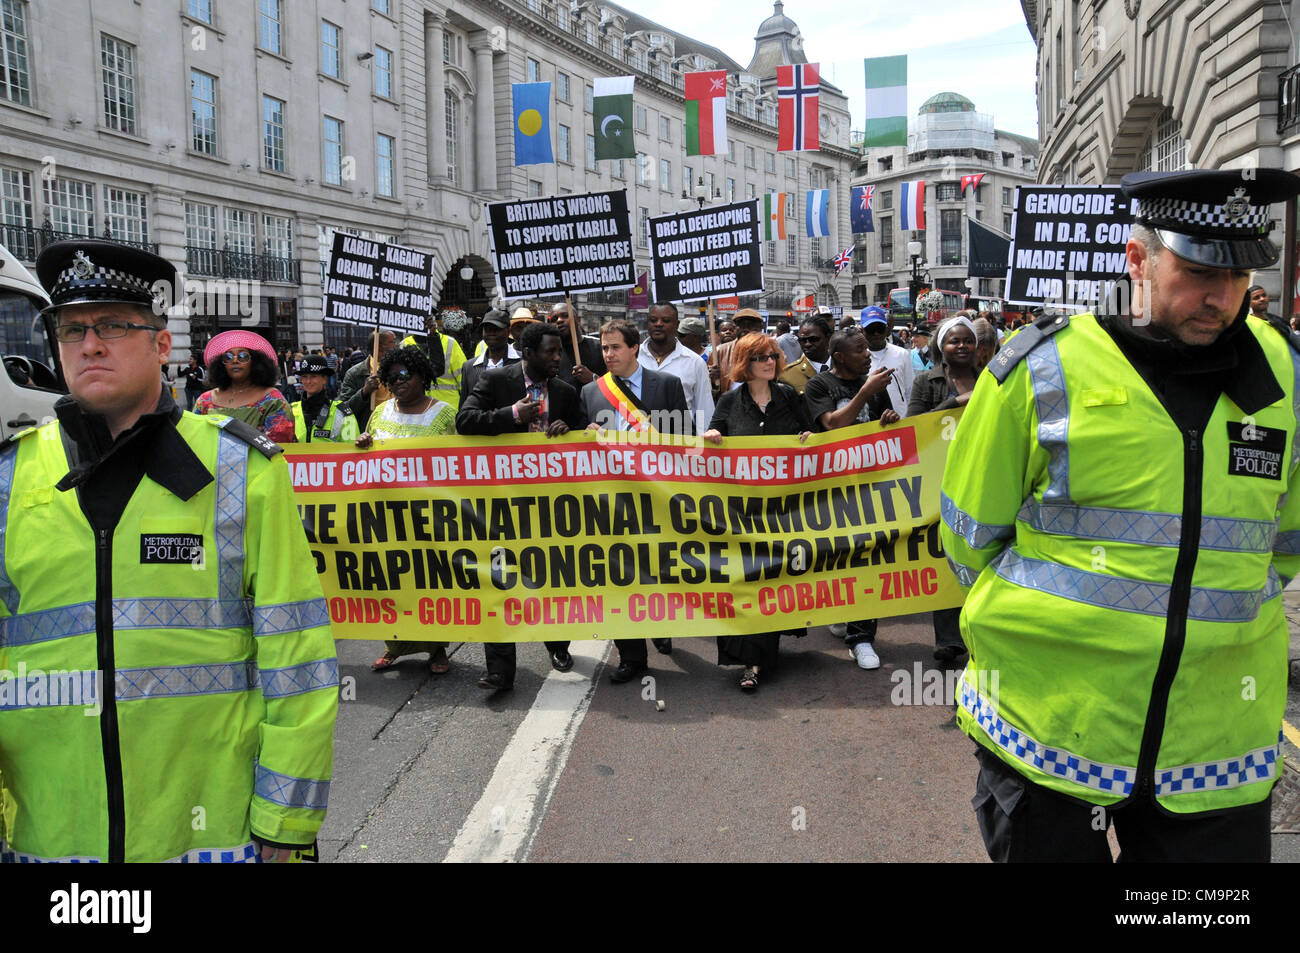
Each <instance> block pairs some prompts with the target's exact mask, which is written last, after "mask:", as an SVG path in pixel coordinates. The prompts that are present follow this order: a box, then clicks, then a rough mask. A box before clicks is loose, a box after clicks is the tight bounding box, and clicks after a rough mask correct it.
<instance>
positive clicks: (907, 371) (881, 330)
mask: <svg viewBox="0 0 1300 953" xmlns="http://www.w3.org/2000/svg"><path fill="white" fill-rule="evenodd" d="M862 333H863V334H864V335H865V336H866V338H867V350H868V351H870V353H871V366H872V367H874V368H876V369H877V370H879V369H880V368H882V367H888V368H890V369H892V370H893V372H894V376H893V377H891V378H890V380H889V387H887V388H886V389H885V394H886V395H887V396H888V397H889V406H890V407H892V408H893V409H894V413H896V414H898V416H900V417H902V416H903V415H904V414H905V413H907V397H908V395H909V394H911V393H912V378H913V377H914V376H915V373H916V372H915V371H914V370H913V369H912V355H911V354H909V353H908V352H907V349H906V348H902V347H899V346H898V345H897V344H894V343H893V342H891V341H890V340H889V318H888V316H886V314H885V309H884V308H877V307H876V306H875V305H872V306H871V307H867V308H863V309H862Z"/></svg>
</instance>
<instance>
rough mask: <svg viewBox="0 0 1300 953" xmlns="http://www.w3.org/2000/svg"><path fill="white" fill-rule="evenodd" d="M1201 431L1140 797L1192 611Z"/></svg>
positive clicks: (1141, 763) (1189, 449)
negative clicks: (1188, 613)
mask: <svg viewBox="0 0 1300 953" xmlns="http://www.w3.org/2000/svg"><path fill="white" fill-rule="evenodd" d="M1204 465H1205V461H1204V452H1203V449H1202V447H1201V435H1200V431H1197V430H1189V431H1187V432H1186V433H1184V434H1183V528H1182V534H1181V535H1180V536H1179V538H1178V561H1177V562H1176V563H1175V564H1174V579H1173V584H1172V585H1171V586H1170V587H1169V608H1168V619H1167V621H1166V623H1165V640H1164V646H1163V647H1162V648H1161V650H1160V663H1159V664H1158V665H1157V666H1156V677H1155V681H1154V682H1153V683H1152V685H1151V700H1150V702H1149V703H1148V705H1147V720H1146V724H1145V725H1144V726H1143V728H1142V748H1141V752H1140V754H1139V755H1138V768H1137V792H1138V795H1139V796H1141V797H1148V796H1150V795H1151V794H1153V793H1154V790H1155V788H1154V785H1155V770H1156V756H1157V755H1158V754H1159V753H1160V740H1161V737H1162V736H1163V735H1164V730H1165V715H1166V714H1167V712H1168V708H1169V690H1170V688H1172V687H1173V684H1174V676H1175V675H1176V674H1178V663H1179V662H1180V661H1182V656H1183V646H1184V644H1186V642H1187V610H1188V605H1189V604H1190V602H1191V598H1192V572H1193V570H1194V569H1195V568H1196V556H1197V553H1198V551H1199V547H1200V540H1201V473H1202V471H1203V470H1204V468H1205V466H1204Z"/></svg>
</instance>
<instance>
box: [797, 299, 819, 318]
mask: <svg viewBox="0 0 1300 953" xmlns="http://www.w3.org/2000/svg"><path fill="white" fill-rule="evenodd" d="M815 307H817V295H816V294H810V295H808V296H806V297H803V298H800V299H799V300H798V301H796V302H795V303H794V310H795V311H798V312H799V313H800V314H807V313H808V312H809V311H811V310H812V309H813V308H815Z"/></svg>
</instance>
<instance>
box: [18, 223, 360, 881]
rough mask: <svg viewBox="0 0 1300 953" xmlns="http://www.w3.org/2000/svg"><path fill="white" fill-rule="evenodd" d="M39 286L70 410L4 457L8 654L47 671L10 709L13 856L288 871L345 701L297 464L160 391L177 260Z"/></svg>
mask: <svg viewBox="0 0 1300 953" xmlns="http://www.w3.org/2000/svg"><path fill="white" fill-rule="evenodd" d="M36 270H37V274H38V275H39V277H40V280H41V283H42V284H43V285H44V286H45V287H46V288H47V289H48V290H49V292H50V299H51V302H52V304H51V306H50V307H49V308H48V309H47V310H46V317H47V320H50V321H52V323H53V330H54V335H55V338H56V339H57V340H58V342H59V353H60V357H61V359H62V363H63V367H64V370H65V374H66V379H67V382H68V387H69V390H70V394H69V395H68V396H67V397H64V398H62V399H61V400H59V401H58V402H57V403H56V405H55V412H56V416H57V420H56V421H55V422H52V423H50V424H47V425H45V426H43V427H41V428H39V429H38V430H27V431H24V432H22V433H20V434H18V435H16V436H15V437H14V438H12V439H10V440H9V441H7V442H6V443H5V444H4V445H2V446H0V655H3V658H4V663H5V664H4V667H5V668H8V669H10V670H11V671H12V670H19V671H21V670H26V671H27V672H29V673H33V674H29V675H27V676H26V678H25V683H26V684H25V685H24V688H25V689H26V697H27V702H26V703H25V704H20V705H12V704H10V705H4V706H0V776H3V786H4V793H3V800H4V811H3V813H2V814H0V816H2V817H3V820H0V834H2V836H3V843H0V859H3V860H7V861H16V862H38V861H49V860H65V861H68V860H71V861H81V862H91V861H119V862H120V861H166V860H180V861H190V862H223V861H256V860H259V859H260V860H287V859H289V858H290V855H291V853H293V852H295V851H301V850H304V849H308V848H310V847H311V845H312V844H313V842H314V839H315V837H316V832H317V830H318V829H319V827H320V825H321V823H322V821H323V820H324V815H325V802H326V794H327V792H328V789H329V780H330V772H331V767H332V761H333V732H334V718H335V715H336V713H337V708H338V687H337V686H338V666H337V663H336V661H335V656H334V644H333V641H332V640H331V638H330V627H329V614H328V612H327V610H326V605H325V600H324V599H323V598H322V594H321V587H320V583H319V581H318V580H317V576H316V571H315V568H314V565H313V561H312V559H311V554H310V552H309V551H308V549H307V542H306V538H305V535H304V533H303V530H302V524H301V523H300V522H299V518H298V511H297V509H296V507H295V506H294V502H293V492H292V487H291V485H290V481H289V471H288V468H287V467H286V466H285V464H284V462H283V460H282V459H280V458H279V457H278V454H279V452H280V451H279V448H278V447H277V446H276V445H275V444H274V443H272V442H271V441H270V440H268V439H267V438H266V437H264V436H262V435H261V434H259V433H258V432H257V431H256V430H254V429H253V428H251V427H249V426H247V425H245V424H243V423H240V422H239V421H236V420H233V419H230V418H225V417H217V416H208V417H200V416H195V415H193V414H187V413H183V412H182V411H181V409H180V408H179V407H177V406H176V404H175V403H174V402H173V400H172V397H171V394H170V393H169V392H168V390H167V389H166V388H163V387H162V386H161V384H160V377H159V373H158V372H159V368H160V367H161V366H162V365H163V364H165V363H166V362H167V360H168V358H169V356H170V353H171V347H172V338H171V334H170V332H169V331H168V330H167V323H166V319H165V316H164V315H163V314H162V313H161V312H160V311H156V310H154V308H153V301H154V292H153V289H154V287H155V286H156V284H157V283H160V282H162V283H167V284H171V285H173V286H174V285H175V282H176V281H177V275H176V271H175V269H174V268H173V267H172V266H171V264H169V263H168V262H167V261H166V260H164V259H162V258H160V257H158V256H157V255H153V254H151V253H149V252H145V251H141V250H138V249H134V248H129V247H126V246H123V245H118V244H114V243H111V242H104V241H95V240H76V241H66V242H56V243H54V244H51V245H49V246H47V247H46V248H45V249H44V251H42V252H41V254H40V256H39V257H38V258H37V261H36ZM53 541H57V543H58V545H57V546H52V545H51V543H52V542H53ZM56 672H57V673H58V674H57V677H58V678H60V679H61V683H60V690H59V691H52V690H51V689H52V688H53V687H54V686H52V685H50V684H46V685H44V686H41V685H40V684H39V683H40V682H41V680H42V679H45V680H49V679H52V678H55V677H56V675H55V674H37V673H56ZM38 688H43V689H44V690H42V691H39V692H38V691H37V689H38ZM96 709H98V717H95V718H88V717H86V715H87V714H91V713H93V712H94V711H95V710H96ZM196 807H202V808H203V823H202V824H198V823H195V818H196V815H195V813H194V812H195V809H196Z"/></svg>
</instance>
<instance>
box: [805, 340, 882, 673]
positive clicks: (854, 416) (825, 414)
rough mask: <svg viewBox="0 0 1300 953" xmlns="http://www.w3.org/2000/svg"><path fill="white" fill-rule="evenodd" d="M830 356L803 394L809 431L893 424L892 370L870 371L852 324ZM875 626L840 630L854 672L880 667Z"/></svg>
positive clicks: (856, 625)
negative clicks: (874, 422) (870, 423)
mask: <svg viewBox="0 0 1300 953" xmlns="http://www.w3.org/2000/svg"><path fill="white" fill-rule="evenodd" d="M830 352H831V369H830V370H827V371H822V372H821V373H820V374H818V375H817V376H816V377H814V378H813V379H812V380H810V381H809V382H808V384H807V386H806V387H805V388H804V391H803V399H804V402H805V403H806V404H807V405H808V417H809V419H810V420H811V421H812V423H813V429H814V430H816V431H818V432H824V431H827V430H838V429H840V428H841V427H851V426H853V425H854V424H858V423H866V422H868V421H871V420H879V421H881V422H882V423H886V424H891V423H894V422H895V421H896V420H898V414H897V413H896V412H895V411H894V409H893V408H892V407H890V406H889V397H888V395H887V394H886V393H885V390H886V388H888V387H889V382H890V379H891V378H892V377H893V375H894V371H893V369H892V368H889V367H882V368H880V369H879V370H872V368H871V354H870V353H869V352H868V351H867V339H866V338H865V337H864V336H863V335H862V332H861V331H860V330H859V329H858V328H857V327H856V326H855V327H850V328H849V329H848V330H845V331H837V332H835V334H833V335H832V336H831V343H830ZM869 371H870V376H868V372H869ZM877 628H878V623H877V620H875V619H863V620H859V621H853V622H849V623H848V624H847V625H846V626H845V629H844V635H843V638H844V644H845V645H846V646H847V647H848V649H849V652H850V653H851V654H852V656H853V659H854V661H856V662H857V663H858V667H859V668H864V669H875V668H880V657H879V656H878V655H877V654H876V650H875V648H874V646H873V643H874V642H875V641H876V629H877Z"/></svg>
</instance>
